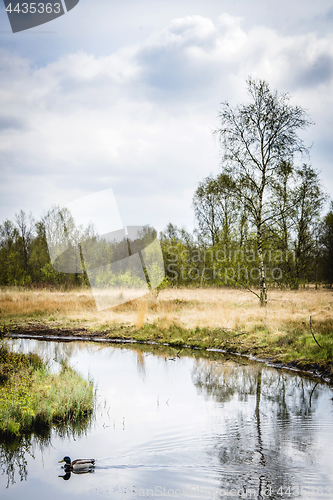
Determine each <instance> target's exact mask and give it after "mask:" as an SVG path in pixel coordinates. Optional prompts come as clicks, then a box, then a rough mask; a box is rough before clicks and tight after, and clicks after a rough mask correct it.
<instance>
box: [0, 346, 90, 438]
mask: <svg viewBox="0 0 333 500" xmlns="http://www.w3.org/2000/svg"><path fill="white" fill-rule="evenodd" d="M0 375H1V377H0V378H1V381H0V382H1V383H0V403H1V404H0V434H1V435H2V436H14V435H15V436H19V435H24V434H30V433H32V432H37V433H39V432H45V430H46V429H50V428H51V427H52V426H54V425H56V426H66V425H76V424H77V423H79V422H80V421H82V420H84V421H87V419H89V416H90V415H91V414H92V412H93V408H94V400H95V393H94V388H93V384H92V382H91V381H86V380H85V379H84V378H83V377H82V376H81V375H80V374H79V373H77V372H76V371H75V370H74V369H73V368H71V367H70V366H69V365H68V364H67V362H65V361H62V362H61V370H60V372H59V373H58V374H54V373H52V372H51V371H50V369H49V366H48V363H47V362H46V361H45V360H43V359H41V358H40V357H39V356H38V355H37V354H34V353H29V354H24V353H21V352H14V351H12V349H11V348H10V346H8V344H7V343H6V342H5V341H2V342H1V343H0Z"/></svg>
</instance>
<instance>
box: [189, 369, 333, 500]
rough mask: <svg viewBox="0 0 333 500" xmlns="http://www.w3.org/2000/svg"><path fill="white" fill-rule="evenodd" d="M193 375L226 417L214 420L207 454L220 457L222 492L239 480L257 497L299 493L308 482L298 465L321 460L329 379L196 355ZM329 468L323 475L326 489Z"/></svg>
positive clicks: (238, 484) (239, 487) (239, 484)
mask: <svg viewBox="0 0 333 500" xmlns="http://www.w3.org/2000/svg"><path fill="white" fill-rule="evenodd" d="M192 379H193V383H194V385H195V386H196V387H197V388H198V391H199V393H200V394H203V395H204V396H206V398H211V399H214V400H215V401H217V402H218V403H219V404H220V405H221V409H222V412H221V413H222V414H223V419H221V417H219V418H217V419H216V422H215V424H216V425H215V428H214V441H215V443H214V446H213V447H212V448H211V449H210V450H209V454H210V455H211V456H212V457H216V458H217V459H218V460H219V463H220V467H219V471H220V482H221V488H222V490H223V491H230V490H231V489H232V488H235V485H236V489H237V491H239V492H240V491H241V490H244V491H246V490H247V491H252V492H253V495H255V497H256V498H258V499H261V498H267V494H268V493H272V494H271V495H270V497H271V498H281V496H283V494H287V496H288V492H290V495H289V496H298V495H300V492H301V487H302V486H303V487H304V488H306V487H309V486H310V484H309V481H308V480H307V479H305V478H303V483H301V482H300V477H299V474H298V470H297V469H298V467H299V466H300V464H302V466H303V467H304V466H305V465H306V466H307V467H308V468H309V469H311V467H312V466H313V465H315V463H316V461H318V460H319V457H318V451H319V450H316V447H315V441H316V435H317V433H318V430H319V429H320V422H318V419H317V417H316V412H317V409H318V408H317V407H318V404H317V403H318V401H319V399H320V397H321V396H322V395H323V393H324V392H325V391H326V390H327V386H326V385H325V384H323V383H320V382H313V381H311V380H309V379H305V378H301V377H299V376H290V374H287V373H285V372H281V371H277V370H270V369H267V368H266V367H265V368H264V367H263V366H262V365H257V364H252V365H247V366H240V365H238V366H237V365H236V364H235V363H230V362H225V363H209V362H207V361H206V360H197V362H196V365H195V367H194V369H193V372H192ZM314 389H316V390H315V391H314ZM223 408H228V411H223ZM331 472H332V471H329V473H328V474H327V475H325V473H324V474H321V476H322V481H323V482H322V486H323V487H326V488H328V489H327V492H329V491H330V490H329V488H330V485H331V484H332V476H331V475H330V473H331ZM274 491H275V493H274ZM278 491H279V493H277V492H278ZM285 492H287V493H285Z"/></svg>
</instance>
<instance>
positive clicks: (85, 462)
mask: <svg viewBox="0 0 333 500" xmlns="http://www.w3.org/2000/svg"><path fill="white" fill-rule="evenodd" d="M63 462H65V469H70V470H72V471H79V470H82V469H90V468H91V467H94V466H95V462H96V460H95V459H94V458H79V459H77V460H73V462H72V461H71V459H70V458H69V457H64V458H63V459H62V460H59V462H58V463H59V464H61V463H63Z"/></svg>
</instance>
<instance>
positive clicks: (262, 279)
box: [257, 225, 267, 307]
mask: <svg viewBox="0 0 333 500" xmlns="http://www.w3.org/2000/svg"><path fill="white" fill-rule="evenodd" d="M257 243H258V257H259V288H260V305H261V307H265V306H266V304H267V288H266V270H265V266H264V258H263V253H262V233H261V227H260V225H259V226H258V227H257Z"/></svg>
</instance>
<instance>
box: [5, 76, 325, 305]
mask: <svg viewBox="0 0 333 500" xmlns="http://www.w3.org/2000/svg"><path fill="white" fill-rule="evenodd" d="M247 86H248V93H249V102H248V103H245V104H240V105H238V106H236V107H234V108H233V107H231V106H230V105H229V103H228V102H224V103H222V106H221V111H220V113H219V120H220V127H219V128H218V129H217V130H216V131H215V132H214V133H215V134H216V136H217V137H218V139H219V142H220V146H221V170H220V172H219V173H218V174H217V175H210V176H208V177H206V178H205V179H203V180H202V181H201V182H200V183H199V184H198V186H197V189H196V190H195V193H194V196H193V209H194V214H195V220H196V228H195V230H194V231H193V233H189V232H188V231H186V230H185V229H179V228H177V227H176V226H175V225H173V224H171V223H170V224H169V225H168V226H167V227H166V229H165V230H164V231H163V232H161V233H160V241H161V247H162V253H163V258H164V265H165V273H166V279H165V281H164V284H172V285H174V286H207V285H210V286H212V285H214V286H241V287H245V288H248V289H251V291H253V293H255V294H256V295H258V298H259V299H260V303H261V305H265V304H266V302H267V287H268V286H272V285H274V286H280V287H288V288H291V289H297V288H299V287H300V286H302V285H305V284H307V283H314V284H316V286H317V285H318V284H319V283H323V284H326V285H329V286H330V287H332V285H333V203H331V206H330V208H329V211H328V213H326V214H325V215H323V209H324V207H325V206H326V202H327V196H326V195H325V193H324V190H323V189H322V186H321V181H320V178H319V173H318V171H317V170H316V169H315V168H313V166H312V165H311V163H310V161H309V148H308V147H306V146H305V145H304V143H303V141H302V140H301V138H300V137H299V132H300V131H301V130H303V129H306V128H307V127H309V126H310V125H312V122H311V120H310V118H309V117H308V116H307V114H306V112H305V110H304V109H302V108H301V107H299V106H293V105H291V104H290V97H289V95H288V94H279V93H278V92H277V91H272V90H271V89H270V87H269V85H268V83H267V82H265V81H263V80H253V79H251V78H249V79H248V81H247ZM50 213H51V211H50V212H49V214H50ZM46 230H47V224H46V217H44V218H42V219H40V220H38V221H35V220H34V219H33V217H32V216H31V215H27V214H25V213H24V212H23V211H22V210H21V211H20V212H19V213H18V214H17V215H16V216H15V219H14V220H13V221H11V220H5V221H3V223H2V224H1V225H0V284H1V285H14V286H16V285H20V286H24V285H33V284H37V283H38V284H41V283H44V284H49V285H51V284H52V285H65V286H79V285H88V284H89V280H88V278H87V274H86V272H85V270H84V269H83V270H82V269H81V271H78V272H71V273H66V272H61V271H59V270H56V269H55V268H54V267H53V266H52V264H51V261H50V256H49V251H48V246H47V240H46ZM89 237H90V238H92V239H91V242H93V243H94V241H96V238H97V236H96V235H94V234H93V232H92V233H91V234H90V236H89ZM94 238H95V240H94ZM94 244H95V243H94ZM104 246H105V242H104ZM98 248H102V246H101V243H99V244H98ZM108 248H109V247H108ZM80 251H81V250H80ZM104 251H105V250H104ZM108 251H111V252H113V253H114V252H115V251H116V250H115V249H113V250H112V249H111V250H110V248H109V250H108ZM78 255H80V254H78ZM79 260H80V259H79ZM79 264H80V263H79ZM82 271H83V272H82ZM258 288H259V292H258V293H257V291H256V290H257V289H258Z"/></svg>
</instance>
